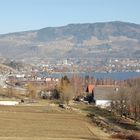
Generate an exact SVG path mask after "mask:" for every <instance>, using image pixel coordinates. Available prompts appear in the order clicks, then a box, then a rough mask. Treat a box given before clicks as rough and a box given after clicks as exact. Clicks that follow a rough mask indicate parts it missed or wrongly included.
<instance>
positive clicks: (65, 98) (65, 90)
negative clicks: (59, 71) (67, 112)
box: [59, 76, 74, 104]
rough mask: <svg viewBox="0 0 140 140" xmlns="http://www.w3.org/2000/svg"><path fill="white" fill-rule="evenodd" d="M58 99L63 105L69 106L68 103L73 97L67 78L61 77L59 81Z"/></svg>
mask: <svg viewBox="0 0 140 140" xmlns="http://www.w3.org/2000/svg"><path fill="white" fill-rule="evenodd" d="M59 90H60V99H61V101H62V102H63V103H65V102H66V103H67V104H69V101H70V100H71V99H72V98H73V97H74V91H73V88H72V85H71V83H70V81H69V79H68V77H67V76H64V77H62V79H61V81H60V86H59Z"/></svg>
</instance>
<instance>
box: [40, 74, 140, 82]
mask: <svg viewBox="0 0 140 140" xmlns="http://www.w3.org/2000/svg"><path fill="white" fill-rule="evenodd" d="M42 74H43V75H44V76H49V77H53V78H61V77H62V76H64V75H67V76H68V77H72V76H73V75H80V76H82V77H85V76H87V75H89V76H90V77H91V76H93V77H95V78H99V79H101V78H102V79H106V78H111V79H114V80H127V79H129V78H136V77H140V72H111V73H103V72H102V73H101V72H81V73H52V74H47V73H42Z"/></svg>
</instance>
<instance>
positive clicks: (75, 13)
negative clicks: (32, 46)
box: [0, 0, 140, 34]
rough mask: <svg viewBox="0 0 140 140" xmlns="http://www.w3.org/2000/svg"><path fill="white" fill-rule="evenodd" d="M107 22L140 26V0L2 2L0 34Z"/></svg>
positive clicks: (12, 0) (25, 0)
mask: <svg viewBox="0 0 140 140" xmlns="http://www.w3.org/2000/svg"><path fill="white" fill-rule="evenodd" d="M107 21H124V22H131V23H136V24H140V0H0V34H5V33H11V32H18V31H27V30H36V29H41V28H44V27H55V26H64V25H67V24H71V23H95V22H107Z"/></svg>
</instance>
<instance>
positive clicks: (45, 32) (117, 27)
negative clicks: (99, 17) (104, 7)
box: [0, 21, 140, 58]
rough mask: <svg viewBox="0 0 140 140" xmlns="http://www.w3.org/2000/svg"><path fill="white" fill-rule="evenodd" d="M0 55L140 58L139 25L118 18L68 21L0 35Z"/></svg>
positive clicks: (14, 56)
mask: <svg viewBox="0 0 140 140" xmlns="http://www.w3.org/2000/svg"><path fill="white" fill-rule="evenodd" d="M0 56H1V57H8V58H25V57H26V58H28V57H39V58H40V57H43V58H44V57H46V58H48V57H49V58H50V57H51V58H63V57H67V58H69V57H74V58H75V57H82V58H84V57H85V58H94V57H129V58H134V57H136V58H137V57H140V25H138V24H134V23H126V22H120V21H114V22H103V23H85V24H69V25H66V26H62V27H47V28H43V29H40V30H34V31H26V32H18V33H10V34H5V35H0Z"/></svg>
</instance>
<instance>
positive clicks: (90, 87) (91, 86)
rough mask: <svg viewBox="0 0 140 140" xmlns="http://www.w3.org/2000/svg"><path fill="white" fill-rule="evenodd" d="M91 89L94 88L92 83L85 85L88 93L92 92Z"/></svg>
mask: <svg viewBox="0 0 140 140" xmlns="http://www.w3.org/2000/svg"><path fill="white" fill-rule="evenodd" d="M93 90H94V85H92V84H89V85H88V86H87V92H88V93H92V92H93Z"/></svg>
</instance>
